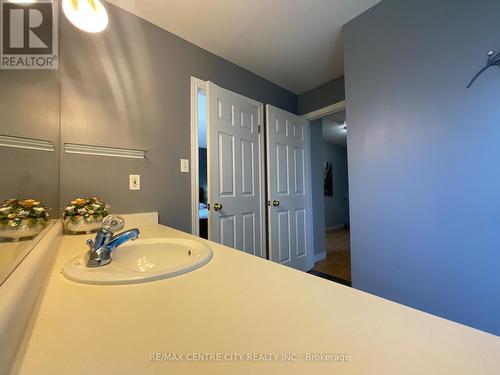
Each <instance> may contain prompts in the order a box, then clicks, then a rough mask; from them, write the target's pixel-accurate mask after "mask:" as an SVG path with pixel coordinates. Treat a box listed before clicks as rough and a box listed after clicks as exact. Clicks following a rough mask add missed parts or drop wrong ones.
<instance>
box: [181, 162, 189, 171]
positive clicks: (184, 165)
mask: <svg viewBox="0 0 500 375" xmlns="http://www.w3.org/2000/svg"><path fill="white" fill-rule="evenodd" d="M181 172H183V173H189V159H181Z"/></svg>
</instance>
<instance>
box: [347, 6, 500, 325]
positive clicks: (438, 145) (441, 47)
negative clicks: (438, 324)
mask: <svg viewBox="0 0 500 375" xmlns="http://www.w3.org/2000/svg"><path fill="white" fill-rule="evenodd" d="M344 40H345V67H346V72H345V82H346V98H347V123H348V124H349V133H348V161H349V187H350V208H351V211H350V212H351V245H352V275H353V276H352V277H353V286H354V287H355V288H358V289H362V290H365V291H367V292H370V293H374V294H377V295H379V296H382V297H385V298H388V299H391V300H394V301H397V302H400V303H403V304H406V305H409V306H412V307H415V308H418V309H421V310H424V311H427V312H430V313H432V314H436V315H439V316H442V317H445V318H448V319H451V320H454V321H457V322H460V323H463V324H466V325H469V326H472V327H476V328H479V329H481V330H484V331H488V332H491V333H494V334H497V335H500V70H499V69H497V68H494V69H490V70H489V71H488V72H486V73H485V74H483V75H482V76H481V77H480V78H479V80H478V81H477V82H476V83H475V85H474V86H473V87H472V88H471V89H466V85H467V83H468V81H469V80H470V79H471V78H472V76H473V75H474V74H475V73H476V71H478V70H479V69H480V68H481V67H483V66H484V63H485V62H486V53H487V51H489V50H490V49H495V50H500V1H492V0H476V1H470V0H440V1H435V0H384V1H382V2H381V3H379V4H378V5H376V6H375V7H373V8H372V9H370V10H369V11H367V12H365V13H363V14H362V15H361V16H359V17H357V18H356V19H354V20H353V21H351V22H350V23H348V24H347V25H346V26H345V28H344Z"/></svg>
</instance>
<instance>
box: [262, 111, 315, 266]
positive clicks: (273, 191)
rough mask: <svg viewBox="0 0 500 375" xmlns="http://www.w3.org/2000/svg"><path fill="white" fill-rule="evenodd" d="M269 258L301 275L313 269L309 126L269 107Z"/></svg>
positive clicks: (298, 117) (267, 130)
mask: <svg viewBox="0 0 500 375" xmlns="http://www.w3.org/2000/svg"><path fill="white" fill-rule="evenodd" d="M266 133H267V184H268V206H269V208H268V213H269V215H268V221H269V224H268V232H269V237H268V238H269V258H270V259H271V260H272V261H275V262H278V263H281V264H283V265H286V266H290V267H293V268H296V269H299V270H302V271H309V270H310V269H312V267H313V265H314V252H313V248H312V214H311V206H312V196H311V175H310V167H309V163H310V161H309V158H310V157H309V155H310V151H309V123H308V121H307V120H306V119H305V118H303V117H300V116H297V115H294V114H292V113H289V112H286V111H284V110H281V109H279V108H276V107H273V106H271V105H267V106H266Z"/></svg>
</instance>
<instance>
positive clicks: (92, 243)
mask: <svg viewBox="0 0 500 375" xmlns="http://www.w3.org/2000/svg"><path fill="white" fill-rule="evenodd" d="M86 244H87V246H88V247H89V250H90V251H92V250H94V245H95V242H94V241H93V240H87V241H86Z"/></svg>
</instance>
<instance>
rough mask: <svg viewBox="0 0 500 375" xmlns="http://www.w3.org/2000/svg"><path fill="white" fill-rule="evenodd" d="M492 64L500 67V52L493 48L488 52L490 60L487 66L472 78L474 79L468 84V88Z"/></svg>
mask: <svg viewBox="0 0 500 375" xmlns="http://www.w3.org/2000/svg"><path fill="white" fill-rule="evenodd" d="M492 66H498V67H499V68H500V52H498V53H496V54H495V51H493V50H491V51H489V52H488V60H487V61H486V66H485V67H484V68H482V69H481V70H480V71H479V72H477V73H476V75H475V76H474V78H472V80H471V81H470V82H469V84H468V85H467V88H470V87H471V86H472V84H473V83H474V82H475V81H476V79H478V78H479V76H480V75H481V74H483V73H484V72H485V71H486V70H488V69H489V68H491V67H492Z"/></svg>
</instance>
